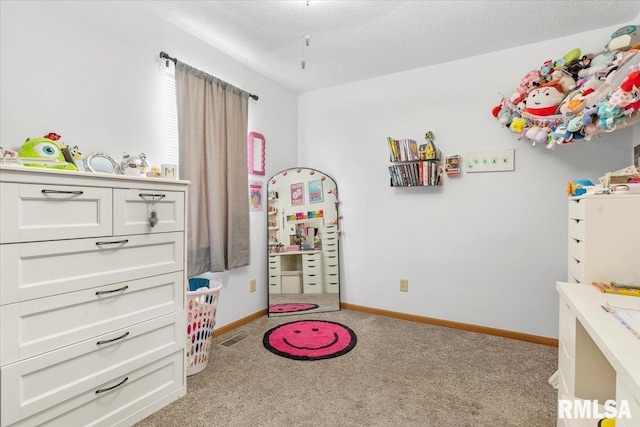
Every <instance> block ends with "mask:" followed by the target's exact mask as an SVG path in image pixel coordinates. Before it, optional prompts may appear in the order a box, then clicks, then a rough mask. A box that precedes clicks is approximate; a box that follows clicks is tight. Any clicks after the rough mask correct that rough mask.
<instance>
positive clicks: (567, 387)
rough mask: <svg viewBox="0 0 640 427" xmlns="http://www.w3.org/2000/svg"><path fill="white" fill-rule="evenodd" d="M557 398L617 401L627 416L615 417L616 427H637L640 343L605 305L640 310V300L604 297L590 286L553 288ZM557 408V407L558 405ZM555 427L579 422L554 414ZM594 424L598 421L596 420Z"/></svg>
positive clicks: (638, 419)
mask: <svg viewBox="0 0 640 427" xmlns="http://www.w3.org/2000/svg"><path fill="white" fill-rule="evenodd" d="M556 289H557V291H558V294H559V295H560V307H559V310H560V311H559V320H560V322H559V331H558V337H559V339H558V399H568V400H571V399H573V398H574V397H575V398H578V399H583V400H589V401H593V400H596V401H597V403H598V404H599V405H604V404H605V403H606V401H607V400H615V401H616V403H617V407H618V409H622V405H625V407H626V408H628V410H629V413H628V414H626V413H624V414H623V413H620V414H617V415H618V418H617V419H616V427H638V426H640V339H639V337H637V336H636V335H634V334H633V333H632V332H630V331H629V330H628V329H627V328H626V327H625V325H623V324H622V323H621V322H620V321H619V320H618V319H617V318H616V317H614V315H612V314H611V313H610V312H607V311H605V310H604V309H603V306H607V304H609V306H611V307H624V308H627V309H633V310H638V311H640V298H636V297H630V296H623V295H612V294H603V293H601V292H599V291H598V290H597V289H596V288H595V287H593V286H581V285H578V284H575V283H557V284H556ZM559 403H561V402H560V401H559ZM558 416H559V417H558V424H557V425H558V427H569V426H572V425H580V426H583V425H593V426H595V425H597V421H594V422H593V423H592V424H583V423H579V424H573V422H576V423H578V421H580V420H572V419H571V418H570V417H563V416H562V411H560V407H559V413H558ZM596 419H597V418H596Z"/></svg>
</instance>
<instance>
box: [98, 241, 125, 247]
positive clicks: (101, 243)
mask: <svg viewBox="0 0 640 427" xmlns="http://www.w3.org/2000/svg"><path fill="white" fill-rule="evenodd" d="M127 242H129V239H124V240H116V241H114V242H96V245H97V246H102V245H120V244H122V245H124V244H125V243H127Z"/></svg>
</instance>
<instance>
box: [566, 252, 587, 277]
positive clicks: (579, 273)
mask: <svg viewBox="0 0 640 427" xmlns="http://www.w3.org/2000/svg"><path fill="white" fill-rule="evenodd" d="M569 275H570V276H573V277H575V279H576V280H577V281H578V282H579V283H584V263H583V262H581V261H579V260H577V259H575V258H574V257H572V256H570V257H569Z"/></svg>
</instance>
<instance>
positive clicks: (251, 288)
mask: <svg viewBox="0 0 640 427" xmlns="http://www.w3.org/2000/svg"><path fill="white" fill-rule="evenodd" d="M255 291H256V279H251V280H249V292H255Z"/></svg>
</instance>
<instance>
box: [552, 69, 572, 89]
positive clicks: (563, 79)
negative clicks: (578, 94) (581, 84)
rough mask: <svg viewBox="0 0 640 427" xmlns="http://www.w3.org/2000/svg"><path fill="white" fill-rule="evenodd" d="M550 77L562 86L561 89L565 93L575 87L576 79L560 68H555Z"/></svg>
mask: <svg viewBox="0 0 640 427" xmlns="http://www.w3.org/2000/svg"><path fill="white" fill-rule="evenodd" d="M551 77H552V79H553V80H554V81H557V82H558V83H559V84H560V86H562V91H563V92H564V93H565V94H566V93H569V92H571V91H572V90H574V89H575V88H576V81H575V80H574V79H573V77H571V74H569V73H566V72H564V71H562V70H559V69H556V70H553V73H551Z"/></svg>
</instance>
